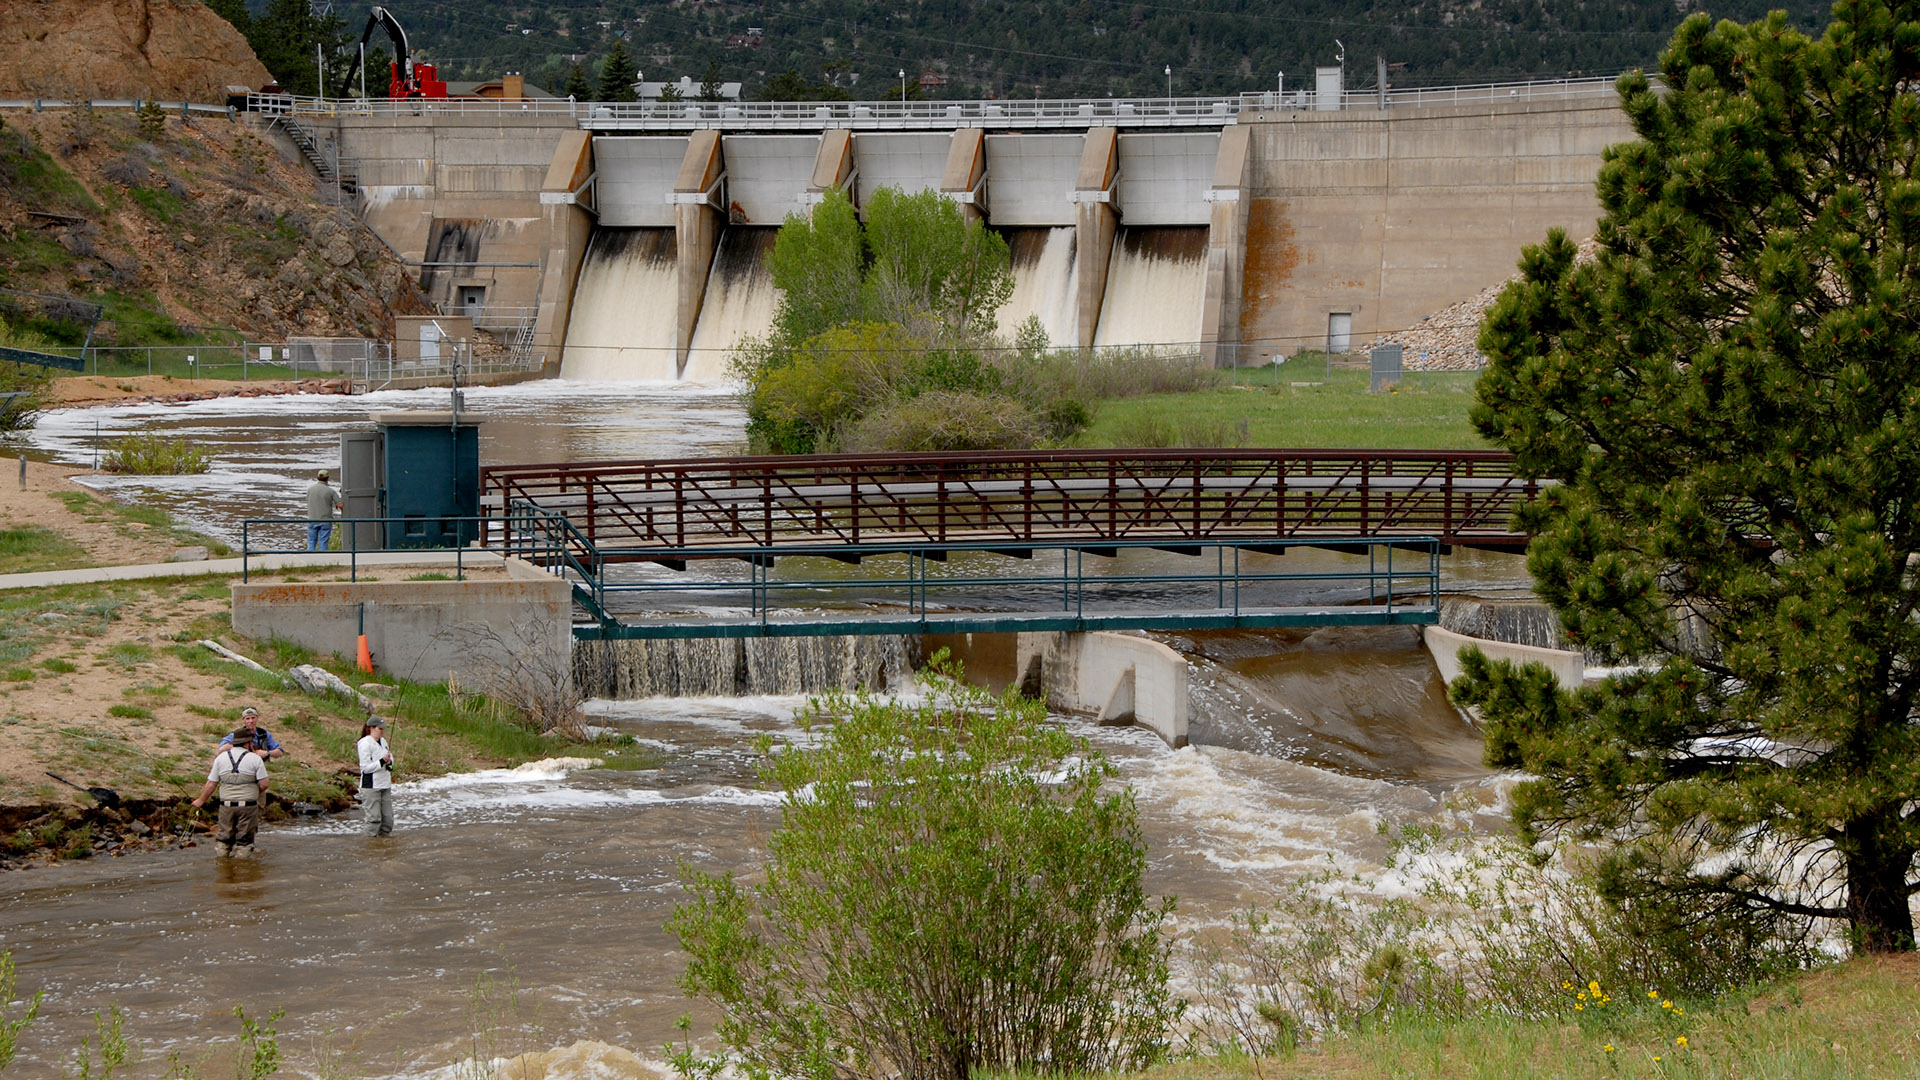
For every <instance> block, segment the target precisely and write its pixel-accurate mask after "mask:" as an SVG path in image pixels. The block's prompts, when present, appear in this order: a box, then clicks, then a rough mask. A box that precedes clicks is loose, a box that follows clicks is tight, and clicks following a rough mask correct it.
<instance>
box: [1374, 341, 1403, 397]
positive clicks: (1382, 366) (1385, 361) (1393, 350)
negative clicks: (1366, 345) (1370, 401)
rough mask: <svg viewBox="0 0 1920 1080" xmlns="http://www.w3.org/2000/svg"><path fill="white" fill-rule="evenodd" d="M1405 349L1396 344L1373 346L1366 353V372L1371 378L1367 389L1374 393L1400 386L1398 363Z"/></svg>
mask: <svg viewBox="0 0 1920 1080" xmlns="http://www.w3.org/2000/svg"><path fill="white" fill-rule="evenodd" d="M1405 351H1406V350H1405V347H1404V346H1402V345H1399V344H1397V343H1389V344H1386V345H1375V346H1374V347H1373V348H1372V350H1370V351H1369V352H1368V353H1367V367H1368V372H1369V374H1370V375H1371V376H1372V378H1371V379H1370V380H1369V385H1368V389H1369V390H1371V391H1372V392H1374V393H1376V394H1377V393H1379V392H1380V391H1381V390H1384V389H1386V388H1387V387H1389V386H1398V385H1400V361H1401V359H1402V356H1403V355H1404V353H1405Z"/></svg>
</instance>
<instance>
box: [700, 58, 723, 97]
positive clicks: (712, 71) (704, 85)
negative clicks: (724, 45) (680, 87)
mask: <svg viewBox="0 0 1920 1080" xmlns="http://www.w3.org/2000/svg"><path fill="white" fill-rule="evenodd" d="M695 100H698V101H719V100H720V65H719V64H716V63H713V62H712V61H708V62H707V70H706V73H705V74H703V75H701V76H700V94H699V96H698V97H697V98H696V99H695Z"/></svg>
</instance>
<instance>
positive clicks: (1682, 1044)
mask: <svg viewBox="0 0 1920 1080" xmlns="http://www.w3.org/2000/svg"><path fill="white" fill-rule="evenodd" d="M1673 1045H1675V1046H1677V1047H1679V1048H1680V1049H1682V1050H1685V1049H1686V1048H1687V1037H1686V1036H1685V1035H1682V1036H1680V1037H1679V1038H1677V1039H1675V1040H1673Z"/></svg>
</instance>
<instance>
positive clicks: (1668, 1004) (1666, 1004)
mask: <svg viewBox="0 0 1920 1080" xmlns="http://www.w3.org/2000/svg"><path fill="white" fill-rule="evenodd" d="M1660 1007H1661V1008H1663V1009H1671V1008H1673V1002H1671V1001H1663V1002H1661V1003H1660Z"/></svg>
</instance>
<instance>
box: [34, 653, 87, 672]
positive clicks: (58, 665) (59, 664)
mask: <svg viewBox="0 0 1920 1080" xmlns="http://www.w3.org/2000/svg"><path fill="white" fill-rule="evenodd" d="M40 666H41V667H43V668H46V669H47V670H48V671H51V672H53V673H54V674H55V675H71V674H73V673H74V672H76V671H78V670H80V669H79V668H77V667H75V666H74V665H73V662H72V661H70V660H62V659H60V658H59V657H54V658H53V659H51V660H42V661H40Z"/></svg>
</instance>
